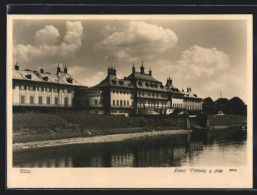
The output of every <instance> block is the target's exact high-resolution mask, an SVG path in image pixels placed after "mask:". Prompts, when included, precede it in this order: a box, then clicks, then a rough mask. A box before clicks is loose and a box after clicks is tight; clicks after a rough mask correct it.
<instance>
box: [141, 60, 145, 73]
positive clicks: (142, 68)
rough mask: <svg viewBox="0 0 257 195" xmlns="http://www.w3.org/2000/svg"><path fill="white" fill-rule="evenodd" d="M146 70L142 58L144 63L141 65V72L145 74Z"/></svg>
mask: <svg viewBox="0 0 257 195" xmlns="http://www.w3.org/2000/svg"><path fill="white" fill-rule="evenodd" d="M144 72H145V67H144V61H143V60H142V65H141V67H140V73H141V74H144Z"/></svg>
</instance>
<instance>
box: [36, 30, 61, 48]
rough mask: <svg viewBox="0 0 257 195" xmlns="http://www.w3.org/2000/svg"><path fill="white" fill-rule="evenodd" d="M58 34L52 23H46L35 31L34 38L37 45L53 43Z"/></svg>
mask: <svg viewBox="0 0 257 195" xmlns="http://www.w3.org/2000/svg"><path fill="white" fill-rule="evenodd" d="M59 36H60V34H59V31H58V29H57V28H55V27H54V26H53V25H48V26H45V27H44V28H42V29H40V30H38V31H36V33H35V36H34V40H35V43H36V44H37V45H53V44H55V43H56V42H57V38H58V37H59Z"/></svg>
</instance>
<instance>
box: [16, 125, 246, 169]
mask: <svg viewBox="0 0 257 195" xmlns="http://www.w3.org/2000/svg"><path fill="white" fill-rule="evenodd" d="M245 164H246V133H245V132H242V131H240V129H230V130H225V131H211V132H204V133H203V132H202V133H192V134H187V135H169V136H167V135H165V136H158V137H147V138H140V139H131V140H126V141H123V142H114V143H100V144H81V145H72V146H62V147H55V148H48V149H40V150H32V151H25V152H15V153H14V155H13V165H14V166H15V167H179V166H235V165H237V166H240V165H245Z"/></svg>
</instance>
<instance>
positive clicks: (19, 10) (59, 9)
mask: <svg viewBox="0 0 257 195" xmlns="http://www.w3.org/2000/svg"><path fill="white" fill-rule="evenodd" d="M144 7H145V5H141V6H139V7H138V5H136V6H134V5H132V6H131V5H130V6H121V5H117V6H88V5H79V6H78V5H70V6H67V7H66V6H63V5H62V6H60V5H55V6H46V5H36V6H34V5H33V6H28V5H19V6H16V5H10V6H8V14H25V13H26V14H64V12H65V14H67V13H68V14H83V13H82V12H84V14H85V12H86V13H89V12H90V13H94V14H103V13H104V14H106V13H108V14H109V13H112V14H121V13H122V14H126V13H127V14H135V12H137V13H138V12H140V13H142V14H149V13H152V14H155V13H153V12H156V11H154V9H156V7H158V10H159V12H160V10H161V11H162V12H161V13H164V14H178V12H179V14H185V13H183V10H184V12H186V14H191V13H188V10H187V8H191V9H190V10H191V12H192V13H194V14H195V13H198V14H199V13H200V14H206V13H207V12H208V13H209V14H211V13H213V12H215V13H213V14H225V13H226V14H229V13H230V12H231V13H233V14H236V13H237V14H240V13H241V12H243V13H246V12H247V10H248V13H249V9H250V10H252V12H251V13H252V14H253V38H254V39H253V42H254V45H253V59H254V60H253V119H254V120H253V139H254V140H253V143H254V144H253V145H254V148H253V154H254V156H253V169H254V170H253V173H254V182H253V184H254V186H253V187H254V188H256V176H257V174H256V154H257V152H256V146H257V143H256V141H255V140H257V139H256V138H257V135H256V120H255V115H256V113H255V112H256V101H255V99H256V74H255V73H256V58H257V53H256V44H257V42H256V28H257V27H256V26H257V25H256V23H257V16H256V14H254V13H253V12H254V11H257V7H254V8H253V7H247V6H245V7H243V9H242V7H241V6H238V7H231V8H232V9H230V10H227V9H226V8H227V7H224V6H215V8H212V7H206V6H202V7H201V6H198V7H193V6H186V7H184V6H158V5H157V6H149V8H148V9H143V8H144ZM63 8H65V9H63ZM75 8H76V9H75ZM77 8H79V9H77ZM85 8H86V9H85ZM92 8H93V9H92ZM131 8H132V9H131ZM238 8H240V13H238V11H239V10H238ZM87 9H89V10H87ZM140 9H141V10H140ZM174 9H175V10H174ZM75 10H76V11H75ZM207 10H208V11H207ZM210 11H211V12H210ZM225 11H226V12H225ZM117 12H118V13H117ZM143 12H144V13H143ZM170 12H172V13H170ZM2 70H3V69H2ZM3 72H5V71H3ZM3 83H4V82H3ZM4 102H5V101H4ZM1 103H2V102H1ZM5 127H6V126H5ZM5 146H6V145H5Z"/></svg>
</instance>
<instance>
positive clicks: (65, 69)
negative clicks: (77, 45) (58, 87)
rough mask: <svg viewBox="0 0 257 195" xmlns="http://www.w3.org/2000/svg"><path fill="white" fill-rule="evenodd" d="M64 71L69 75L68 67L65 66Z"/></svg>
mask: <svg viewBox="0 0 257 195" xmlns="http://www.w3.org/2000/svg"><path fill="white" fill-rule="evenodd" d="M63 71H64V73H65V74H67V73H68V69H67V67H66V65H65V67H64V69H63Z"/></svg>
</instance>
